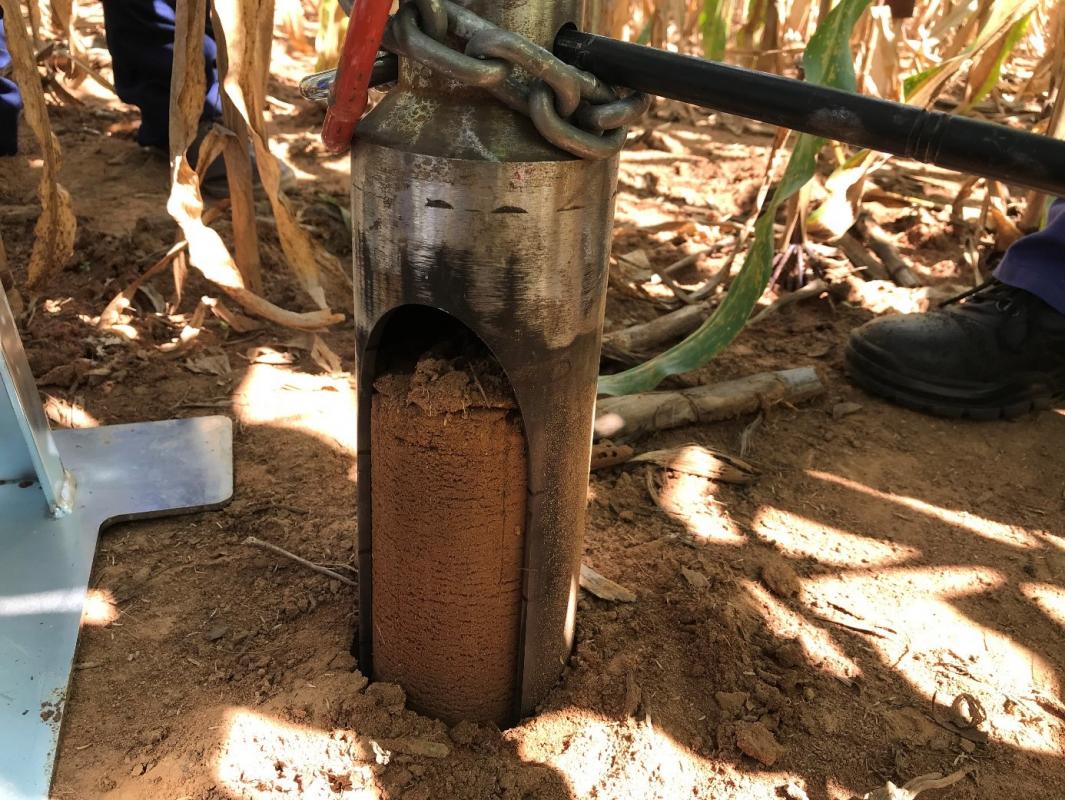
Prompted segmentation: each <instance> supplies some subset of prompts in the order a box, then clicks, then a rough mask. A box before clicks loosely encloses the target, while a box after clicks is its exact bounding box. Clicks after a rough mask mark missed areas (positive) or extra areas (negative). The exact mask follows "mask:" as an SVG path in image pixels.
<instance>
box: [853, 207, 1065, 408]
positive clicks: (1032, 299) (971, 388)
mask: <svg viewBox="0 0 1065 800" xmlns="http://www.w3.org/2000/svg"><path fill="white" fill-rule="evenodd" d="M995 277H996V280H994V281H992V282H991V283H990V284H989V285H987V286H985V287H983V288H981V289H979V290H977V291H975V292H974V293H972V294H971V295H970V296H968V297H966V298H964V299H963V300H961V302H953V303H950V304H947V305H945V306H943V307H941V308H938V309H936V310H934V311H929V312H927V313H924V314H907V315H904V316H895V317H884V318H881V319H877V320H873V321H872V322H870V323H868V324H866V325H863V326H862V327H861V328H859V329H858V330H856V331H854V333H852V334H851V339H850V342H849V344H848V345H847V352H846V365H847V371H848V373H849V374H850V376H851V377H852V378H853V379H854V381H855V383H857V384H858V385H860V386H862V387H863V388H865V389H867V390H869V391H871V392H873V393H875V394H879V395H882V396H884V397H886V398H888V399H889V400H892V401H894V402H897V403H901V404H902V405H906V406H910V407H911V408H916V409H918V410H920V411H926V412H929V413H932V414H938V415H941V416H949V417H972V418H974V419H994V418H997V417H1014V416H1017V415H1019V414H1023V413H1025V412H1027V411H1030V410H1031V409H1033V408H1045V407H1047V406H1049V405H1050V404H1051V403H1052V401H1053V400H1054V399H1055V398H1056V397H1059V396H1061V395H1065V201H1062V200H1059V201H1057V202H1056V203H1055V204H1054V206H1053V208H1052V209H1051V214H1050V218H1049V222H1048V225H1047V227H1046V228H1045V229H1044V230H1042V231H1040V232H1039V233H1034V234H1031V235H1030V236H1026V237H1024V238H1023V239H1020V240H1018V241H1017V243H1016V244H1014V245H1013V247H1011V248H1010V250H1009V252H1008V253H1007V254H1006V258H1005V259H1004V260H1003V262H1002V264H1001V265H1000V266H999V269H998V270H997V271H996V274H995Z"/></svg>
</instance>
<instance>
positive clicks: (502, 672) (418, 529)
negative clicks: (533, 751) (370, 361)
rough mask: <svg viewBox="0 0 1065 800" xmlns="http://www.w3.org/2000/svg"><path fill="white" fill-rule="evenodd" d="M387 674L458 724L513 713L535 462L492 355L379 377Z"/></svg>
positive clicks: (498, 719) (374, 439) (382, 642)
mask: <svg viewBox="0 0 1065 800" xmlns="http://www.w3.org/2000/svg"><path fill="white" fill-rule="evenodd" d="M374 389H375V390H376V391H375V393H374V397H373V408H372V417H371V423H370V425H371V448H372V450H371V452H372V456H371V458H372V465H371V476H372V481H373V508H372V510H373V654H374V673H375V678H376V679H377V680H382V681H391V682H395V683H398V684H400V685H401V686H403V688H404V689H406V691H407V697H408V698H409V700H410V703H411V705H412V707H414V708H415V709H417V710H419V711H421V712H423V713H426V714H430V715H432V716H435V717H439V718H440V719H443V720H445V721H447V722H449V723H453V722H457V721H459V720H475V721H492V722H495V723H497V724H499V725H500V726H503V725H505V724H507V723H509V722H510V721H511V715H512V713H513V709H514V702H515V696H514V695H515V692H516V690H517V680H516V676H517V669H518V637H519V631H520V627H521V574H522V571H521V568H522V562H523V551H524V539H525V537H524V528H525V490H526V460H525V436H524V433H523V431H522V425H521V419H520V415H519V414H518V412H517V410H516V404H515V402H514V400H513V397H512V395H511V392H510V387H509V385H508V384H507V381H506V379H505V377H504V376H503V374H502V371H501V370H500V369H499V367H498V366H497V365H495V363H494V362H491V361H490V360H487V359H478V360H474V361H472V362H471V361H470V360H469V359H466V358H460V359H454V360H448V359H441V358H434V357H431V356H425V357H423V358H422V359H421V360H420V361H419V362H418V364H417V366H416V367H415V369H414V372H413V374H401V375H386V376H384V377H381V378H379V379H378V380H377V381H376V382H375V383H374Z"/></svg>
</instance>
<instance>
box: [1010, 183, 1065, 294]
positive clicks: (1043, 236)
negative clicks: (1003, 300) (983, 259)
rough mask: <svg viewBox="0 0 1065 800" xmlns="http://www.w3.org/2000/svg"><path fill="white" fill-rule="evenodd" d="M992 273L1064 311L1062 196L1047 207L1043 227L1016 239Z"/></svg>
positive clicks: (1064, 203) (1064, 212) (1064, 209)
mask: <svg viewBox="0 0 1065 800" xmlns="http://www.w3.org/2000/svg"><path fill="white" fill-rule="evenodd" d="M995 277H996V278H998V279H999V280H1000V281H1002V282H1003V283H1006V284H1009V285H1010V286H1015V287H1017V288H1018V289H1024V290H1025V291H1026V292H1031V293H1032V294H1034V295H1035V296H1036V297H1038V298H1039V299H1040V300H1042V301H1043V302H1044V303H1046V304H1047V305H1049V306H1051V307H1052V308H1054V309H1056V310H1058V311H1060V312H1061V313H1062V314H1065V199H1060V200H1057V201H1055V203H1054V205H1053V206H1051V207H1050V215H1049V217H1048V219H1047V226H1046V227H1045V228H1043V230H1041V231H1039V232H1038V233H1033V234H1030V235H1028V236H1025V237H1024V238H1023V239H1018V240H1017V242H1016V243H1015V244H1014V245H1013V247H1011V248H1010V249H1009V251H1008V252H1007V253H1006V257H1005V258H1004V259H1002V263H1001V264H999V267H998V269H997V270H995Z"/></svg>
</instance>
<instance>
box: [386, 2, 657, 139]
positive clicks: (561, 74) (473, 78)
mask: <svg viewBox="0 0 1065 800" xmlns="http://www.w3.org/2000/svg"><path fill="white" fill-rule="evenodd" d="M449 33H450V34H451V35H452V36H454V37H456V38H458V39H459V40H463V41H465V47H464V50H462V51H459V50H456V49H453V48H451V47H449V46H448V45H447V44H445V43H444V39H445V38H446V36H447V34H449ZM384 47H385V49H387V50H391V51H393V52H395V53H398V54H399V55H402V56H405V57H407V58H410V59H413V60H414V61H417V62H418V63H419V64H423V65H425V66H427V67H429V68H430V69H432V70H433V71H435V72H439V73H440V74H442V75H444V76H445V77H448V78H450V79H452V80H454V81H457V82H458V83H462V84H465V85H468V86H476V87H478V88H480V89H484V90H485V91H487V92H489V93H490V94H492V95H493V96H494V97H496V98H497V99H498V100H499V101H500V102H502V103H503V104H504V105H506V106H508V107H509V108H512V109H514V110H515V111H518V112H520V113H522V114H525V115H527V116H528V117H530V118H531V119H532V121H533V124H534V125H535V126H536V129H537V130H538V131H539V132H540V135H541V136H543V137H544V138H545V139H547V140H548V141H549V142H551V143H552V144H553V145H555V146H556V147H558V148H560V149H562V150H565V151H566V152H568V153H571V154H572V155H575V156H579V157H580V158H587V159H593V160H598V159H604V158H610V157H611V156H614V155H616V154H617V153H618V152H619V151H620V150H621V148H622V147H624V145H625V137H626V133H627V131H626V129H627V128H628V126H629V125H631V124H632V123H633V122H635V121H636V120H638V119H639V118H640V117H642V116H643V115H644V113H645V112H646V111H647V109H648V107H649V105H650V102H651V100H650V98H649V97H648V96H647V95H644V94H641V93H639V92H635V93H632V94H629V95H628V96H626V97H618V95H617V93H616V92H615V91H614V90H613V89H612V88H611V87H609V86H607V85H606V84H604V83H602V81H600V80H599V79H598V78H596V77H595V76H594V75H592V74H591V73H590V72H585V71H584V70H581V69H578V68H576V67H573V66H571V65H569V64H567V63H565V62H564V61H562V60H561V59H559V58H557V57H556V56H555V55H554V54H553V53H551V52H550V51H548V50H545V49H544V48H543V47H540V46H539V45H537V44H535V43H534V42H532V41H530V40H529V39H527V38H526V37H524V36H522V35H521V34H518V33H514V32H513V31H507V30H504V29H502V28H499V27H497V26H495V25H493V24H492V23H490V22H489V21H488V20H486V19H484V18H483V17H481V16H479V15H477V14H475V13H473V12H472V11H470V10H469V9H467V8H463V7H462V6H459V5H457V4H455V3H453V2H451V0H409V1H408V2H405V3H404V4H403V5H402V6H401V7H400V9H399V11H398V12H397V13H396V15H395V16H394V17H393V19H392V22H391V23H390V24H389V27H388V29H387V30H386V32H385V40H384ZM518 68H520V69H521V70H522V72H523V73H524V74H525V75H527V76H528V78H527V79H525V80H523V79H522V78H521V77H519V74H517V73H516V70H517V69H518ZM529 79H531V80H529Z"/></svg>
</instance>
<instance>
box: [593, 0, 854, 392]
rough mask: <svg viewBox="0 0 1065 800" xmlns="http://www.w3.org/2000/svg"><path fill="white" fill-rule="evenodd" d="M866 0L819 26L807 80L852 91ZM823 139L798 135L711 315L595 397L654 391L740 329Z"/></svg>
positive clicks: (607, 382) (602, 383) (850, 2)
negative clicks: (778, 230) (856, 33)
mask: <svg viewBox="0 0 1065 800" xmlns="http://www.w3.org/2000/svg"><path fill="white" fill-rule="evenodd" d="M869 3H870V0H842V2H840V4H839V5H837V6H836V7H835V8H834V9H832V11H831V12H830V13H829V14H828V15H827V16H826V17H825V19H824V21H823V22H822V23H821V24H820V25H818V27H817V31H816V32H815V33H814V35H813V36H812V37H810V42H809V44H808V45H807V46H806V52H805V53H804V55H803V66H804V68H805V70H806V78H807V80H809V81H812V82H815V83H825V84H828V85H831V86H835V87H837V88H840V89H847V90H849V91H854V84H855V80H854V61H853V56H852V55H851V52H850V36H851V32H852V31H853V30H854V25H855V23H856V22H857V21H858V18H859V17H860V16H861V15H862V13H863V12H864V11H865V9H866V7H867V6H868V5H869ZM824 144H825V140H824V139H821V138H818V137H815V136H809V135H806V134H802V135H800V136H799V137H798V139H797V141H796V144H795V149H794V150H793V151H792V153H791V158H790V159H789V161H788V166H787V168H786V169H785V171H784V177H783V178H782V179H781V181H780V185H779V186H778V187H777V190H776V192H775V193H774V194H773V199H772V200H770V202H769V203H768V204H767V206H766V209H765V211H764V213H763V214H762V216H761V217H760V218H759V220H758V222H757V223H756V224H755V228H754V241H753V243H752V244H751V249H750V251H749V252H748V253H747V258H746V259H745V260H744V262H743V268H742V269H741V270H740V272H739V274H738V275H737V276H736V278H735V280H734V281H733V282H732V286H731V287H730V288H729V291H728V294H727V295H726V296H725V299H724V300H723V301H722V302H721V305H720V306H718V307H717V309H716V310H715V311H714V313H713V314H712V315H711V316H710V317H709V319H707V320H706V322H704V323H703V324H702V326H700V327H699V329H698V330H696V331H695V332H694V333H693V334H691V336H689V337H688V338H687V339H685V340H684V341H683V342H681V343H680V344H678V345H675V346H674V347H671V348H670V349H669V350H667V351H665V352H664V353H662V354H661V355H658V356H655V357H654V358H652V359H650V360H649V361H646V362H645V363H643V364H640V365H639V366H637V367H633V368H632V369H630V370H626V371H625V372H619V373H618V374H617V375H604V376H601V377H600V378H599V394H604V395H622V394H632V393H634V392H645V391H649V390H651V389H654V388H655V387H656V386H658V384H659V383H661V382H662V380H663V379H664V378H667V377H669V376H670V375H679V374H681V373H683V372H689V371H691V370H693V369H697V368H699V367H701V366H703V365H704V364H706V363H707V362H709V361H710V360H711V359H713V358H714V356H716V355H717V354H718V353H720V352H721V351H722V350H723V349H724V348H725V347H726V346H728V344H729V343H730V342H731V341H732V340H733V339H734V338H736V335H737V334H738V333H739V332H740V331H741V330H743V326H744V325H745V324H746V323H747V320H748V318H749V317H750V316H751V311H752V310H754V307H755V305H756V304H757V303H758V299H759V298H760V297H761V296H762V293H763V292H765V288H766V285H767V284H768V283H769V278H770V277H771V276H772V269H773V250H774V236H773V223H774V221H775V219H776V214H777V210H778V209H779V208H780V207H781V205H782V204H783V203H784V202H786V201H787V199H788V198H789V197H791V196H792V195H794V194H795V193H796V192H798V191H799V190H800V189H801V188H802V187H803V186H805V185H806V183H807V182H808V181H809V180H810V179H811V178H812V177H813V176H814V173H815V171H816V168H817V154H818V153H819V152H820V151H821V148H822V147H823V146H824Z"/></svg>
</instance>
